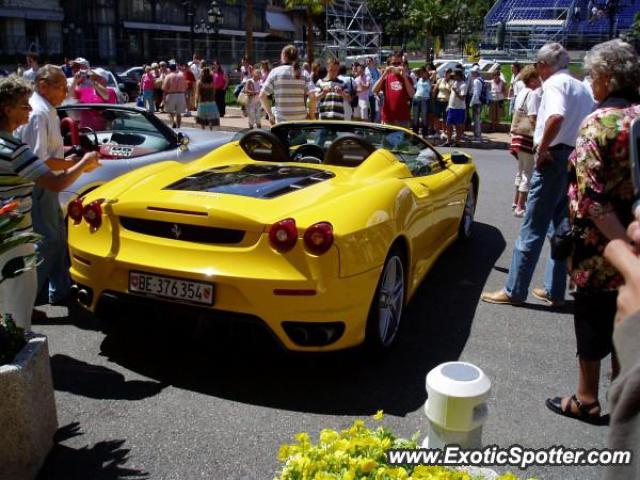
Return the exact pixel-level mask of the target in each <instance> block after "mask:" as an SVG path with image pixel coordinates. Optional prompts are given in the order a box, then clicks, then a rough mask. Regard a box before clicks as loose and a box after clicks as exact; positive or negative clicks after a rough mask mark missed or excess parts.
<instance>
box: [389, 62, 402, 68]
mask: <svg viewBox="0 0 640 480" xmlns="http://www.w3.org/2000/svg"><path fill="white" fill-rule="evenodd" d="M391 65H393V66H394V67H400V66H402V62H393V63H392V64H391Z"/></svg>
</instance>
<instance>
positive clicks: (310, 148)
mask: <svg viewBox="0 0 640 480" xmlns="http://www.w3.org/2000/svg"><path fill="white" fill-rule="evenodd" d="M292 156H293V158H292V159H291V161H293V162H301V163H322V160H323V159H324V149H323V148H322V147H321V146H320V145H316V144H314V143H307V144H305V145H302V146H301V147H300V148H298V149H297V150H296V151H294V152H292Z"/></svg>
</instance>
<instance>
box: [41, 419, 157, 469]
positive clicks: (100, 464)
mask: <svg viewBox="0 0 640 480" xmlns="http://www.w3.org/2000/svg"><path fill="white" fill-rule="evenodd" d="M82 434H83V433H82V431H81V430H80V424H79V423H78V422H73V423H70V424H68V425H65V426H64V427H60V428H59V429H58V431H57V432H56V435H55V437H54V446H53V448H52V449H51V451H50V452H49V455H48V456H47V459H46V461H45V464H44V466H43V467H42V469H41V470H40V473H39V474H38V477H37V480H87V479H91V480H120V479H122V480H124V479H134V478H136V479H141V478H148V477H149V476H148V474H147V473H146V472H143V471H141V470H136V469H132V468H126V467H125V464H126V463H127V461H128V458H129V449H126V448H122V447H123V445H124V443H125V440H105V441H102V442H98V443H96V444H95V445H93V446H91V447H89V446H84V447H82V448H72V447H69V446H66V445H62V442H64V441H65V440H68V439H70V438H72V437H76V436H78V435H82Z"/></svg>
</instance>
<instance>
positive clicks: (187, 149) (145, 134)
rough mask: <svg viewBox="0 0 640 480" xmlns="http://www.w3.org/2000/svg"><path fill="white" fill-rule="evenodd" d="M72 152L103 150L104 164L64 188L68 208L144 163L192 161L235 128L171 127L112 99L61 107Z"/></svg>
mask: <svg viewBox="0 0 640 480" xmlns="http://www.w3.org/2000/svg"><path fill="white" fill-rule="evenodd" d="M58 116H59V117H60V119H61V130H62V133H63V136H64V145H65V147H64V148H65V150H66V152H67V153H72V152H76V153H79V154H82V153H84V152H87V151H90V150H97V151H99V152H100V156H101V157H102V159H101V163H102V166H101V167H100V168H97V169H95V170H94V171H92V172H90V173H85V174H83V175H81V176H80V177H79V178H78V179H77V180H76V181H75V182H74V183H73V184H72V185H71V186H69V187H68V188H67V189H66V190H65V191H64V192H62V193H61V194H60V196H59V197H60V203H61V206H62V207H63V211H65V212H66V207H67V205H68V203H69V202H70V201H72V200H73V199H75V198H77V197H78V196H81V195H85V194H86V193H87V192H89V191H90V190H92V189H94V188H96V187H98V186H100V185H102V184H103V183H105V182H107V181H109V180H111V179H113V178H116V177H118V176H120V175H122V174H124V173H127V172H130V171H131V170H134V169H136V168H138V167H142V166H145V165H149V164H151V163H157V162H161V161H164V160H173V161H178V162H188V161H191V160H193V159H195V158H200V157H202V156H203V155H205V154H207V153H209V152H210V151H211V150H213V149H215V148H217V147H219V146H220V145H222V144H224V143H227V142H228V141H229V140H230V139H231V138H232V134H231V133H227V132H203V131H201V130H199V129H195V128H184V129H181V130H180V132H176V131H175V130H173V129H171V128H169V127H168V126H167V125H166V124H165V123H164V122H163V121H162V120H160V119H159V118H157V117H156V116H155V115H153V114H149V113H148V112H147V111H146V110H144V109H140V108H136V107H126V106H121V105H110V104H96V105H92V104H73V105H63V106H60V107H58Z"/></svg>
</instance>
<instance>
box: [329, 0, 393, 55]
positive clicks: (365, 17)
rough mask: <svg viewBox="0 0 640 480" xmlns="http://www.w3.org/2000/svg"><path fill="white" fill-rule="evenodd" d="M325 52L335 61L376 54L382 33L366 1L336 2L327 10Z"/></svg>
mask: <svg viewBox="0 0 640 480" xmlns="http://www.w3.org/2000/svg"><path fill="white" fill-rule="evenodd" d="M325 22H326V23H325V25H326V45H325V49H326V50H327V51H328V52H329V54H330V55H332V56H334V57H336V58H341V59H342V58H345V57H347V56H351V55H366V54H373V53H377V52H378V50H379V48H380V39H381V36H382V30H381V28H380V27H379V26H378V24H377V23H376V21H375V19H374V18H373V16H372V15H371V12H370V11H369V8H368V7H367V2H366V0H360V1H355V0H336V1H334V2H330V3H329V4H328V5H327V7H326V14H325Z"/></svg>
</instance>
